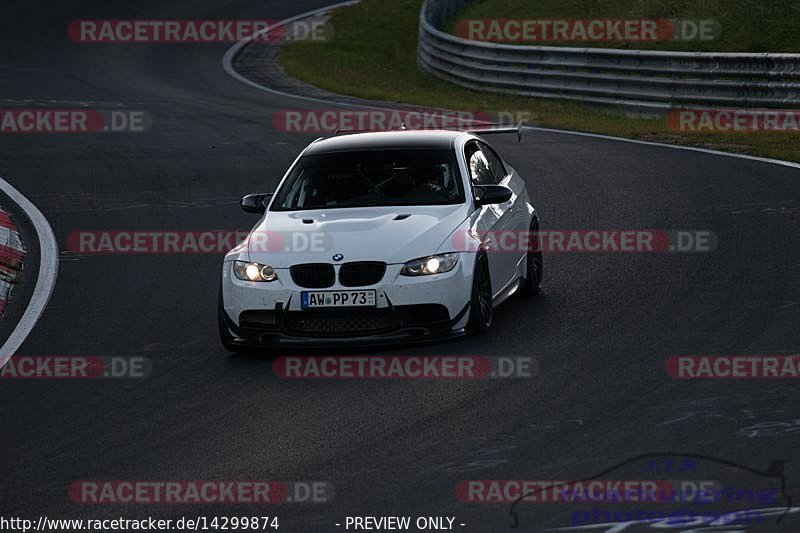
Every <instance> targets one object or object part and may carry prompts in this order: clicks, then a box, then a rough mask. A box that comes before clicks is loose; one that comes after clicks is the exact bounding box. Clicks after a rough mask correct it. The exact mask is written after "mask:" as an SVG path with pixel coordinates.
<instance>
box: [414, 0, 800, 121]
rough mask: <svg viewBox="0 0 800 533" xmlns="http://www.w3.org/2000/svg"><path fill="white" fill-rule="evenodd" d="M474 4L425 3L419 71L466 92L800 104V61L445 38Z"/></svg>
mask: <svg viewBox="0 0 800 533" xmlns="http://www.w3.org/2000/svg"><path fill="white" fill-rule="evenodd" d="M469 1H470V0H425V2H424V4H423V6H422V10H421V12H420V28H419V47H418V50H417V61H418V64H419V66H420V67H421V68H422V69H424V70H426V71H427V72H430V73H431V74H433V75H434V76H437V77H439V78H442V79H445V80H448V81H450V82H453V83H455V84H457V85H460V86H462V87H467V88H471V89H478V90H483V91H492V92H501V93H509V94H519V95H525V96H533V97H538V98H559V99H570V100H579V101H583V102H590V103H598V104H612V105H621V106H625V107H629V108H637V109H649V110H663V109H670V108H674V107H690V106H691V107H699V106H702V107H750V108H754V107H759V108H785V107H789V106H796V105H798V104H800V54H766V53H763V54H753V53H703V52H659V51H643V50H617V49H603V48H569V47H552V46H520V45H510V44H497V43H490V42H482V41H473V40H468V39H463V38H461V37H457V36H455V35H451V34H449V33H445V32H444V31H442V28H443V26H444V24H446V23H447V22H448V21H451V20H453V18H454V17H455V16H456V15H457V14H458V12H459V11H461V10H462V9H463V8H464V6H465V5H466V4H467V3H468V2H469Z"/></svg>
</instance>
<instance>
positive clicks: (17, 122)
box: [0, 109, 153, 133]
mask: <svg viewBox="0 0 800 533" xmlns="http://www.w3.org/2000/svg"><path fill="white" fill-rule="evenodd" d="M152 125H153V119H152V118H151V117H150V114H149V113H148V112H147V111H133V110H122V109H114V110H108V109H0V133H142V132H145V131H147V130H149V129H150V127H151V126H152Z"/></svg>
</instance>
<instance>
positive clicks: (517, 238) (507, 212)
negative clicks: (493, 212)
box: [478, 142, 530, 282]
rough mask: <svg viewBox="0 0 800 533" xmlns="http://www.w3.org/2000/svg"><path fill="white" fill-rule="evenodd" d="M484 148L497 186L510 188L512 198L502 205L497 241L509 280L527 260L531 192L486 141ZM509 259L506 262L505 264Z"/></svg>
mask: <svg viewBox="0 0 800 533" xmlns="http://www.w3.org/2000/svg"><path fill="white" fill-rule="evenodd" d="M478 144H479V145H480V147H481V150H482V151H483V152H484V153H485V154H486V156H487V159H488V160H489V166H490V168H491V169H492V173H493V174H494V176H495V179H496V180H497V184H498V185H502V186H504V187H508V188H509V189H511V193H512V194H511V198H510V199H509V200H508V202H506V203H505V204H503V205H502V206H500V207H501V208H502V211H503V213H502V217H501V219H500V224H499V226H500V231H501V233H500V238H501V242H499V243H498V245H499V247H500V250H501V251H502V255H503V260H504V264H503V269H504V270H505V269H508V275H509V278H507V282H511V281H513V280H514V279H515V278H516V277H517V273H519V272H522V271H521V265H522V261H523V260H524V259H525V254H526V250H525V249H524V248H525V246H526V242H527V239H526V238H525V237H523V234H524V233H525V232H527V231H528V230H529V229H530V215H529V213H528V209H527V200H528V194H527V191H526V189H525V182H524V181H523V180H522V177H521V176H520V175H519V174H517V172H516V171H514V169H512V168H511V167H509V166H508V165H506V164H505V163H504V162H503V160H502V158H501V157H500V156H499V155H498V154H497V152H495V150H494V149H493V148H492V147H491V146H489V145H488V144H486V143H482V142H479V143H478ZM506 261H507V263H506Z"/></svg>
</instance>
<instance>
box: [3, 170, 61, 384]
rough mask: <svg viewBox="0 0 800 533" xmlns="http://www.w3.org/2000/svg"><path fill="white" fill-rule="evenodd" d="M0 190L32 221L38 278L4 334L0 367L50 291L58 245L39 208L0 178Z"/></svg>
mask: <svg viewBox="0 0 800 533" xmlns="http://www.w3.org/2000/svg"><path fill="white" fill-rule="evenodd" d="M0 189H2V191H3V192H4V193H5V194H6V195H7V196H8V197H9V198H11V201H12V202H14V203H15V204H17V205H18V206H19V208H20V209H22V210H23V211H24V212H25V214H26V215H27V216H28V218H29V219H30V220H31V222H33V227H34V228H35V229H36V236H37V238H38V239H39V277H38V279H37V280H36V287H35V288H34V289H33V295H32V296H31V300H30V302H28V307H27V309H25V312H24V313H23V315H22V318H21V319H20V320H19V322H18V323H17V326H16V327H15V328H14V331H13V332H12V333H11V335H10V336H9V337H8V340H6V342H5V344H4V345H3V347H2V348H0V368H3V366H5V364H6V363H7V362H8V360H9V359H11V356H12V355H14V353H16V351H17V350H18V349H19V347H20V346H22V343H23V342H25V339H26V338H27V337H28V335H29V334H30V332H31V331H32V330H33V327H34V326H35V325H36V322H38V320H39V318H40V317H41V316H42V313H43V312H44V308H45V307H46V306H47V302H48V301H49V300H50V296H51V295H52V294H53V289H54V288H55V286H56V278H57V277H58V244H57V242H56V236H55V235H54V234H53V229H52V228H51V227H50V224H49V223H48V222H47V219H46V218H45V217H44V215H43V214H42V212H41V211H39V210H38V209H37V208H36V206H35V205H33V204H32V203H31V202H30V200H28V199H27V198H25V196H23V195H22V193H21V192H19V191H18V190H17V189H15V188H14V187H13V186H12V185H11V184H10V183H8V182H7V181H6V180H4V179H3V178H0Z"/></svg>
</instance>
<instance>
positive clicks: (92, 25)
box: [67, 19, 333, 44]
mask: <svg viewBox="0 0 800 533" xmlns="http://www.w3.org/2000/svg"><path fill="white" fill-rule="evenodd" d="M67 34H68V35H69V38H70V40H72V41H73V42H76V43H189V44H197V43H232V42H237V41H257V42H265V43H284V42H287V41H326V40H329V39H330V38H331V36H332V35H333V31H332V26H331V25H330V23H328V22H325V21H321V20H314V21H296V22H292V23H290V24H281V23H280V22H278V21H275V20H263V19H257V20H74V21H72V22H71V23H70V25H69V27H68V28H67Z"/></svg>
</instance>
